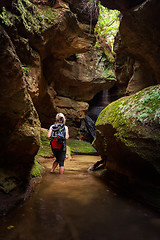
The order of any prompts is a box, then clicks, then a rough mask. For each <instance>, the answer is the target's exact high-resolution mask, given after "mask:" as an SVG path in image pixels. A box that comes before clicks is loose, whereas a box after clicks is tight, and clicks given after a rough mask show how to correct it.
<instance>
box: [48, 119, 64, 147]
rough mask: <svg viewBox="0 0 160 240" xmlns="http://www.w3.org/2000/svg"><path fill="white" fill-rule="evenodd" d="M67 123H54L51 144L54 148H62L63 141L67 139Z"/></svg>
mask: <svg viewBox="0 0 160 240" xmlns="http://www.w3.org/2000/svg"><path fill="white" fill-rule="evenodd" d="M65 135H66V131H65V125H64V123H61V124H60V123H55V124H54V125H52V132H51V146H52V148H58V149H61V148H62V146H63V143H64V141H65Z"/></svg>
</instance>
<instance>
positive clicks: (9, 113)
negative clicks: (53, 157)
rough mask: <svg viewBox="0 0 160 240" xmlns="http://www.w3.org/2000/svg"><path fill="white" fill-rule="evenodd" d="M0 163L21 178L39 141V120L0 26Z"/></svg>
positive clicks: (36, 149) (23, 177) (32, 157)
mask: <svg viewBox="0 0 160 240" xmlns="http://www.w3.org/2000/svg"><path fill="white" fill-rule="evenodd" d="M0 52H1V54H0V72H1V78H0V88H1V91H0V106H1V107H0V123H1V124H0V132H1V135H0V142H1V145H0V167H2V168H7V169H12V170H14V171H16V175H17V176H19V178H20V179H25V178H26V177H27V174H28V172H29V170H30V167H31V165H32V163H33V160H34V156H35V154H36V152H37V151H38V148H39V144H40V122H39V118H38V114H37V112H36V110H35V108H34V106H33V103H32V100H31V97H30V95H29V94H28V92H27V88H26V82H25V78H24V75H23V69H22V66H21V62H20V61H19V59H18V56H17V54H16V52H15V48H14V46H13V44H12V42H11V40H10V38H9V36H8V35H7V33H6V32H5V31H4V30H3V28H2V27H1V28H0Z"/></svg>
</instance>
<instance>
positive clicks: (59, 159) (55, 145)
mask: <svg viewBox="0 0 160 240" xmlns="http://www.w3.org/2000/svg"><path fill="white" fill-rule="evenodd" d="M65 122H66V119H65V116H64V114H63V113H57V115H56V122H55V124H53V125H51V126H50V128H49V131H48V138H49V139H51V148H52V152H53V154H54V156H55V158H56V160H55V161H54V162H53V166H52V169H51V173H53V172H54V170H55V168H56V167H57V165H58V164H59V173H60V174H63V173H64V160H65V156H66V140H67V139H68V138H69V130H68V127H67V126H66V125H65ZM61 137H62V138H61ZM59 139H60V140H59Z"/></svg>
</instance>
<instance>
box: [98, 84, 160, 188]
mask: <svg viewBox="0 0 160 240" xmlns="http://www.w3.org/2000/svg"><path fill="white" fill-rule="evenodd" d="M159 92H160V85H157V86H153V87H149V88H146V89H144V90H142V91H140V92H138V93H136V94H134V95H132V96H129V97H123V98H120V99H118V100H117V101H115V102H113V103H111V104H109V105H108V106H107V107H106V108H105V109H104V110H103V111H102V112H101V113H100V115H99V117H98V119H97V122H96V140H95V142H94V146H95V147H96V149H97V151H98V153H99V154H100V155H102V157H103V158H104V159H105V161H106V166H107V168H109V169H111V170H112V171H115V172H117V173H119V174H122V175H125V176H127V177H128V178H129V179H130V180H135V181H139V182H141V183H144V184H153V185H155V186H159V180H160V96H159Z"/></svg>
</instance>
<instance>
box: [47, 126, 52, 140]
mask: <svg viewBox="0 0 160 240" xmlns="http://www.w3.org/2000/svg"><path fill="white" fill-rule="evenodd" d="M51 132H52V127H50V128H49V131H48V139H50V137H51Z"/></svg>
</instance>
